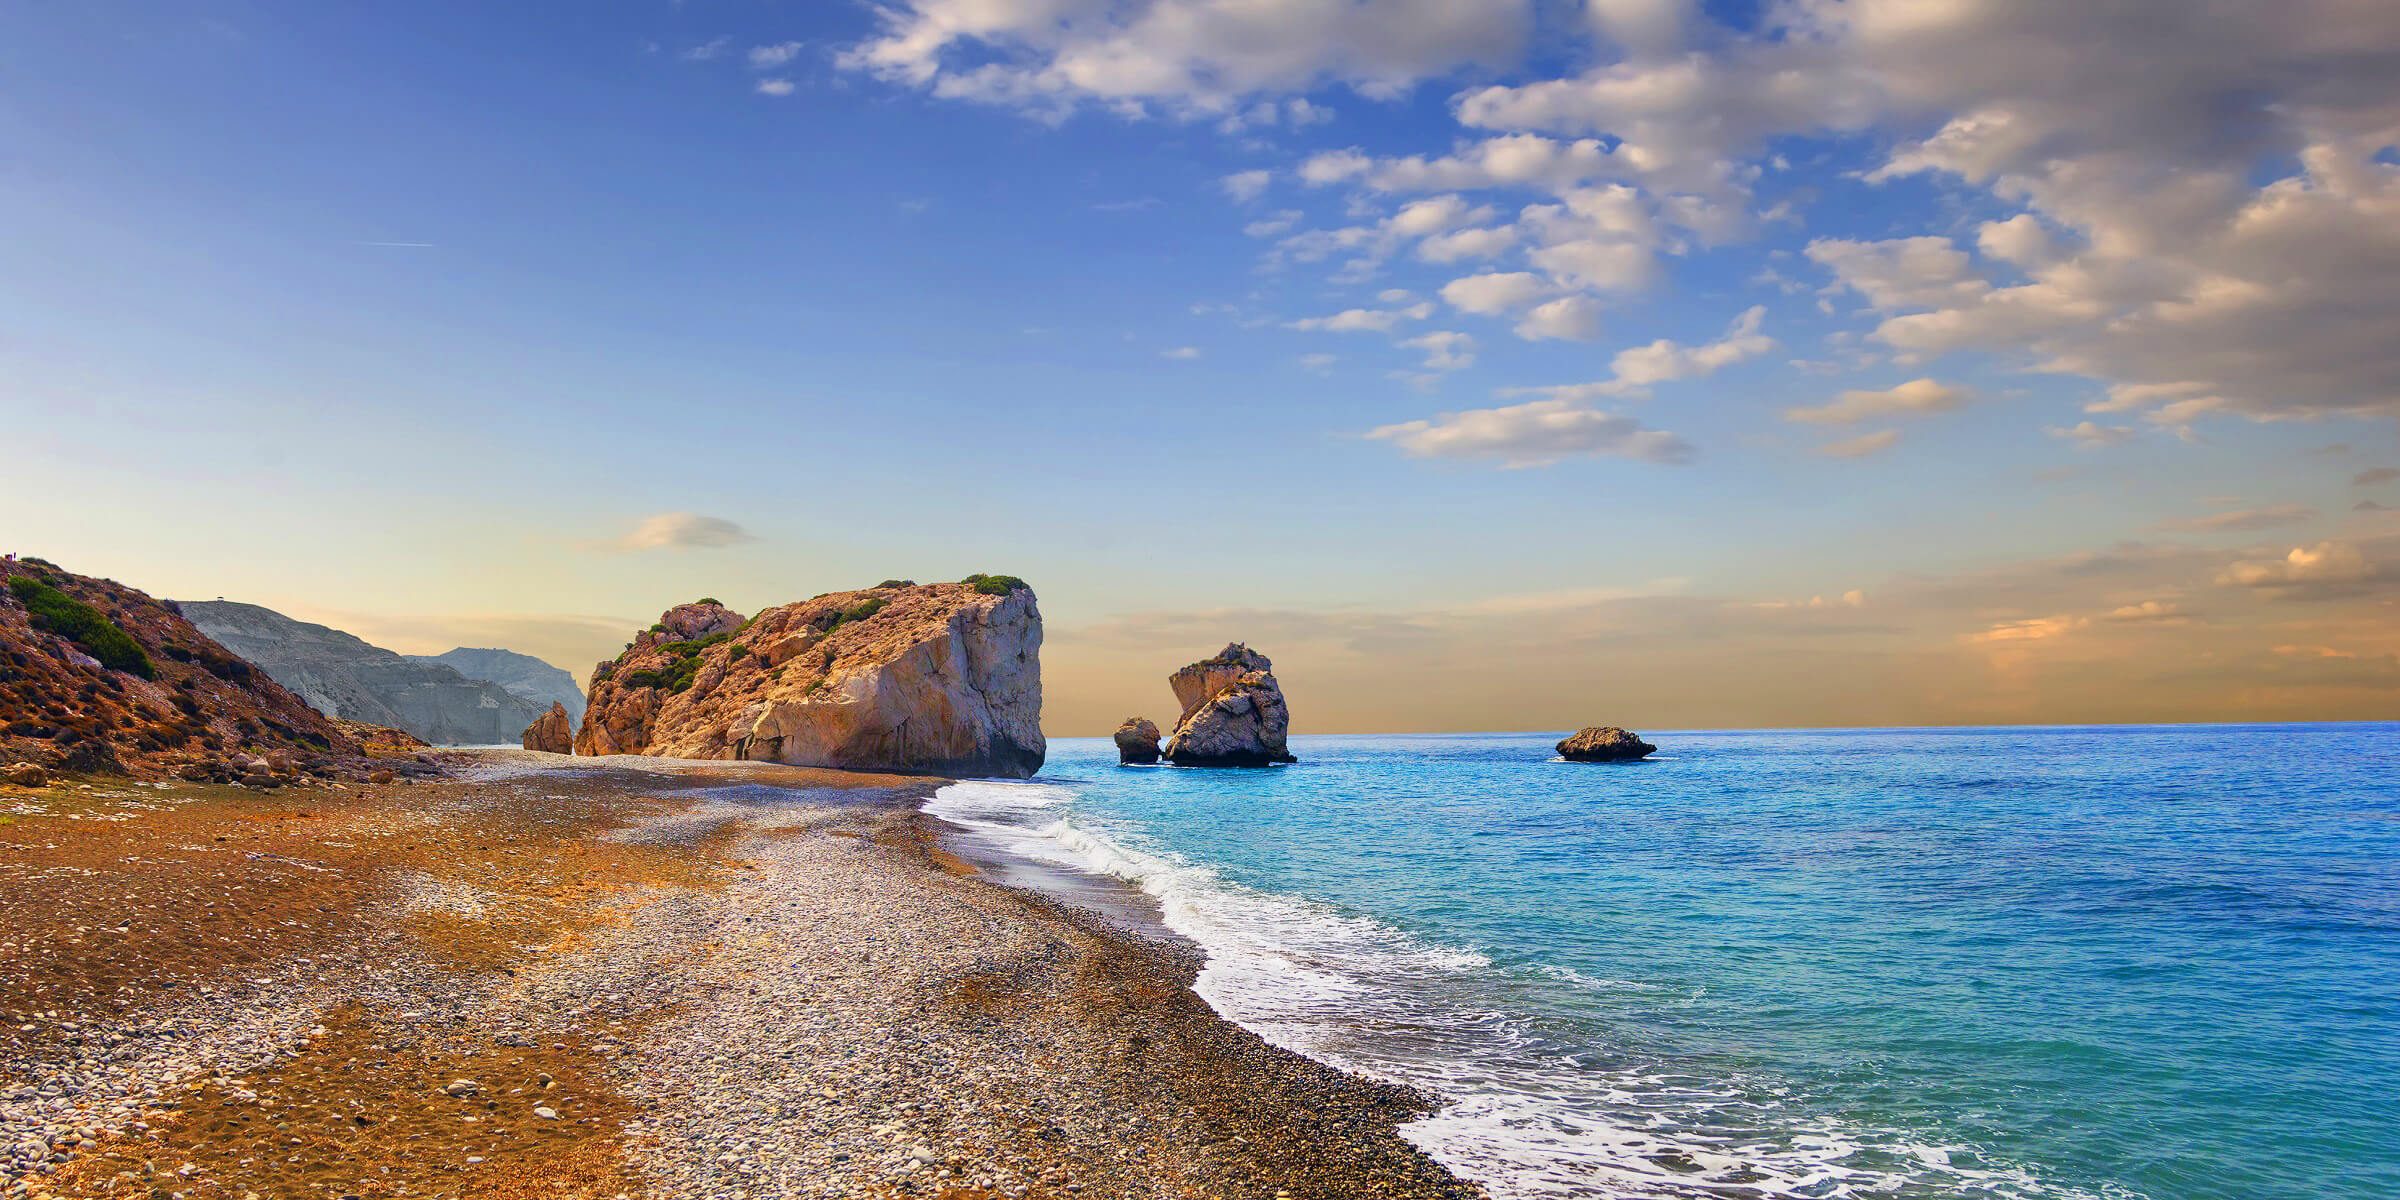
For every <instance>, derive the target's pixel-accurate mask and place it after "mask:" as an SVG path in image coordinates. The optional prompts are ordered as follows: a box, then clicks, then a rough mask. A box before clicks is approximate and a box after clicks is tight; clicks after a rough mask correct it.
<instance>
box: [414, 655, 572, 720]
mask: <svg viewBox="0 0 2400 1200" xmlns="http://www.w3.org/2000/svg"><path fill="white" fill-rule="evenodd" d="M408 658H409V660H410V661H411V662H421V663H434V664H436V665H439V666H444V667H448V668H450V669H451V670H453V671H456V672H458V673H459V674H461V675H464V676H466V677H467V678H469V679H480V680H483V681H484V682H486V683H496V684H499V685H500V686H501V687H502V688H504V689H506V690H507V691H508V693H509V694H510V695H513V696H516V697H518V698H520V699H524V700H529V701H532V702H533V705H534V707H536V708H542V707H546V706H548V705H552V704H563V705H565V706H566V709H567V719H568V720H569V721H580V720H582V719H583V689H582V688H580V687H577V686H575V677H574V676H573V675H569V674H567V673H566V672H565V671H564V670H561V669H559V668H558V667H554V666H552V665H550V664H549V663H546V662H544V661H542V660H541V659H538V658H535V657H534V656H532V655H530V654H519V653H517V652H516V651H514V650H493V649H485V648H470V647H466V646H461V647H459V648H458V649H456V650H446V651H443V652H442V653H440V654H412V655H409V656H408Z"/></svg>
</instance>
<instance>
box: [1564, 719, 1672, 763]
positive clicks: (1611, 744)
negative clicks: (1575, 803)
mask: <svg viewBox="0 0 2400 1200" xmlns="http://www.w3.org/2000/svg"><path fill="white" fill-rule="evenodd" d="M1657 750H1658V747H1656V746H1653V745H1651V744H1650V743H1648V742H1645V741H1643V740H1642V739H1641V738H1640V737H1639V736H1637V735H1635V734H1632V733H1628V732H1626V731H1625V730H1622V729H1619V728H1617V727H1616V726H1614V725H1587V726H1585V727H1584V728H1583V729H1582V730H1581V731H1580V732H1578V733H1576V734H1575V736H1573V737H1570V738H1568V739H1567V740H1565V741H1563V742H1560V743H1559V744H1558V754H1559V757H1561V758H1564V759H1566V760H1567V761H1568V762H1631V761H1633V760H1634V759H1637V758H1644V757H1647V756H1649V755H1650V754H1652V753H1655V752H1656V751H1657Z"/></svg>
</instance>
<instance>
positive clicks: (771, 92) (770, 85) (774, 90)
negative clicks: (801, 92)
mask: <svg viewBox="0 0 2400 1200" xmlns="http://www.w3.org/2000/svg"><path fill="white" fill-rule="evenodd" d="M795 88H796V85H794V84H793V83H792V81H791V80H789V79H784V78H781V77H776V78H769V79H761V80H759V81H758V88H757V91H758V94H759V95H761V96H789V95H791V94H792V92H793V91H794V90H795Z"/></svg>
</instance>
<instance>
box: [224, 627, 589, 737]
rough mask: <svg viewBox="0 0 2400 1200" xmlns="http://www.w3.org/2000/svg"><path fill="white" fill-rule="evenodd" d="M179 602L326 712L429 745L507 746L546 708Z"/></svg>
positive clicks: (291, 630)
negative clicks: (409, 735) (395, 731)
mask: <svg viewBox="0 0 2400 1200" xmlns="http://www.w3.org/2000/svg"><path fill="white" fill-rule="evenodd" d="M182 608H183V611H184V614H185V615H186V616H188V617H190V618H191V622H192V624H194V625H196V626H198V627H199V628H200V631H201V632H203V633H206V634H207V635H208V636H210V637H212V638H215V639H216V640H217V641H218V642H219V643H221V644H223V645H224V647H225V648H226V649H228V650H231V651H233V652H234V653H236V654H239V655H241V656H242V657H243V658H246V659H248V660H250V661H251V662H253V663H256V664H257V665H258V666H259V667H261V668H263V669H264V670H265V671H266V673H267V674H268V675H270V676H273V677H274V679H275V682H277V683H280V684H282V685H283V686H284V687H286V688H289V689H291V690H292V691H293V692H294V693H296V694H298V695H299V696H300V698H301V699H303V700H306V701H307V702H308V703H309V704H311V705H313V706H314V707H315V708H316V709H317V711H319V712H321V713H324V714H325V715H326V716H329V717H341V718H343V719H345V720H351V721H364V722H366V723H368V724H370V725H389V726H391V727H392V728H394V729H400V730H405V731H407V732H409V733H412V734H415V735H416V736H418V737H421V738H423V739H425V740H426V741H428V742H432V743H434V744H435V745H447V746H488V745H509V746H514V745H516V744H517V740H518V739H519V738H520V737H522V736H523V735H524V732H525V727H526V726H527V725H530V724H532V723H533V721H534V719H535V718H537V717H539V716H541V715H542V712H543V710H544V709H546V708H547V707H549V706H548V705H544V704H535V703H534V702H533V701H531V700H527V699H525V698H523V697H521V696H518V695H515V694H513V693H511V692H510V691H509V690H508V689H506V688H504V687H501V686H500V685H499V684H496V683H486V682H484V681H483V680H480V679H469V678H467V677H466V676H464V675H461V674H459V673H458V672H457V671H454V670H452V669H450V668H449V667H446V666H443V665H441V664H440V663H429V662H422V661H418V660H414V659H409V658H404V657H402V656H401V655H398V654H395V653H393V652H391V651H389V650H386V649H384V648H382V647H380V646H373V645H369V644H367V643H366V642H364V641H361V640H359V639H358V638H356V637H352V636H351V635H349V634H347V633H343V632H342V631H341V630H338V629H329V628H327V627H325V626H323V625H312V624H310V623H308V622H306V621H295V620H293V619H292V618H290V617H287V616H284V615H283V614H282V613H279V612H276V611H274V610H273V609H268V608H260V607H259V606H257V605H255V604H235V603H230V602H227V601H223V600H209V601H202V600H189V601H185V602H183V605H182Z"/></svg>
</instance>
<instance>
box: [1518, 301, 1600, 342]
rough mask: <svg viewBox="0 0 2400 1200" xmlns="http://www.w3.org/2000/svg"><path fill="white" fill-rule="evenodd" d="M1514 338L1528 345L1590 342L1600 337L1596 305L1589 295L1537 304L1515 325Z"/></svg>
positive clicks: (1598, 314)
mask: <svg viewBox="0 0 2400 1200" xmlns="http://www.w3.org/2000/svg"><path fill="white" fill-rule="evenodd" d="M1517 336H1518V337H1521V338H1524V339H1525V340H1526V341H1529V342H1533V341H1543V340H1556V341H1563V342H1588V341H1591V340H1592V339H1593V338H1596V337H1599V336H1600V302H1599V301H1597V300H1594V299H1592V298H1591V297H1589V296H1561V297H1559V298H1558V299H1556V300H1551V301H1548V302H1546V303H1543V304H1537V305H1535V306H1534V307H1533V310H1532V311H1530V312H1528V313H1526V314H1525V319H1524V320H1521V321H1519V322H1517Z"/></svg>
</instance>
